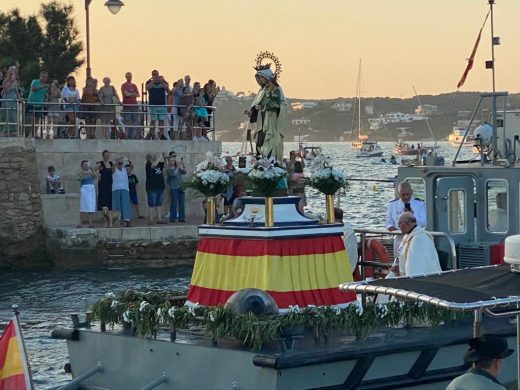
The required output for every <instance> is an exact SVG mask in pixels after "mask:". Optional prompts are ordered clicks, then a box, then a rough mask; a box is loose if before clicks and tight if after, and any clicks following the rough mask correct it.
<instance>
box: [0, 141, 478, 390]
mask: <svg viewBox="0 0 520 390" xmlns="http://www.w3.org/2000/svg"><path fill="white" fill-rule="evenodd" d="M314 145H318V144H314ZM380 145H381V147H382V149H383V151H384V154H383V157H384V158H385V159H386V161H387V163H385V162H381V158H369V159H367V158H363V159H359V158H356V157H355V154H356V150H353V149H352V148H351V146H350V143H346V142H345V143H339V142H338V143H322V144H321V145H320V146H321V147H322V150H323V153H324V154H326V155H329V156H331V157H332V162H333V165H334V167H335V168H337V169H339V170H341V171H343V172H344V173H345V174H346V175H347V176H350V177H354V178H359V179H392V178H394V177H395V176H396V175H397V166H395V165H391V164H389V163H388V161H389V158H390V156H391V154H392V147H393V144H392V143H390V142H383V143H380ZM296 148H297V145H296V144H294V143H289V144H286V145H285V150H286V154H288V151H290V150H294V149H296ZM239 149H240V143H224V144H223V148H222V150H223V151H224V152H229V153H230V154H233V155H234V154H236V152H237V151H238V150H239ZM455 152H456V148H454V147H451V146H449V144H448V143H444V142H441V143H440V154H441V155H442V156H444V157H445V159H446V164H449V163H450V161H451V159H452V158H453V156H454V155H455ZM469 157H474V155H473V154H472V152H471V150H470V149H468V148H463V152H462V156H461V158H469ZM308 168H309V164H308V166H307V167H306V169H305V171H306V173H308ZM307 197H308V204H309V205H308V210H309V211H310V212H312V213H313V214H315V215H319V214H322V213H324V211H325V202H324V197H323V195H320V194H319V193H317V192H315V191H311V190H309V191H307ZM392 199H394V188H393V185H392V184H391V183H384V182H372V181H363V180H361V181H351V182H350V185H349V187H348V189H347V191H345V193H342V194H341V195H340V196H339V205H340V207H341V208H342V209H343V210H344V216H345V218H344V219H345V221H346V222H349V223H351V224H352V225H353V227H354V228H372V229H384V221H385V217H386V207H387V204H388V202H389V201H390V200H392ZM190 274H191V269H190V268H177V269H175V270H172V271H170V272H164V270H155V269H146V270H139V271H136V270H132V271H125V270H121V269H108V270H102V271H97V272H95V271H86V272H85V271H82V272H24V273H22V272H19V273H4V274H3V275H2V282H1V283H0V323H2V324H5V323H6V322H7V321H8V320H9V318H10V317H11V316H12V310H11V306H12V305H13V304H17V305H18V306H19V310H20V311H21V317H20V319H21V322H22V328H23V332H24V337H25V341H26V345H27V350H28V354H29V358H30V362H31V366H32V370H33V376H34V382H35V385H36V388H37V389H47V388H49V387H52V386H57V385H60V384H65V383H66V382H68V381H69V380H70V375H69V374H65V373H64V370H63V366H64V365H65V364H66V363H67V362H68V354H67V348H66V344H65V341H63V340H55V339H52V338H51V337H50V334H51V331H52V329H54V328H56V327H69V326H71V325H72V322H71V320H70V314H72V313H79V314H80V320H81V319H82V317H83V315H84V313H85V311H86V310H87V308H88V307H89V305H90V304H92V303H93V302H95V301H96V300H97V299H99V298H100V297H102V296H103V295H104V294H105V293H107V292H114V291H118V290H122V289H130V288H132V289H141V288H142V289H145V288H150V289H155V288H159V289H178V288H185V287H186V286H187V285H188V283H189V279H190Z"/></svg>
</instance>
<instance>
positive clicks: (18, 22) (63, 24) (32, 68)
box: [0, 1, 83, 92]
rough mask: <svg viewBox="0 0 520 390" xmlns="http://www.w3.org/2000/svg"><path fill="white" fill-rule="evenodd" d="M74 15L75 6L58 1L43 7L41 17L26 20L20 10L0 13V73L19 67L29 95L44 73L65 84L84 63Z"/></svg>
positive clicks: (33, 16) (23, 83)
mask: <svg viewBox="0 0 520 390" xmlns="http://www.w3.org/2000/svg"><path fill="white" fill-rule="evenodd" d="M72 14H73V7H72V5H65V4H61V3H60V2H58V1H53V2H51V3H48V4H42V5H41V9H40V12H39V17H38V16H36V15H31V16H28V17H23V16H21V14H20V11H19V10H18V9H13V10H11V11H9V12H7V13H2V12H0V70H5V69H6V68H7V67H9V66H11V65H16V66H18V67H19V73H20V78H21V81H22V86H23V87H24V89H25V91H26V92H28V87H29V85H30V83H31V80H32V79H34V78H37V77H38V74H39V72H40V71H41V70H46V71H47V72H48V73H49V77H50V78H51V79H57V80H58V81H59V82H60V83H63V82H64V81H65V80H66V78H67V76H68V75H69V74H71V73H73V72H74V71H75V70H76V69H78V68H79V67H80V66H81V65H82V64H83V60H82V59H80V58H79V56H80V54H81V52H82V51H83V44H82V43H81V41H79V39H78V36H79V32H78V28H77V27H76V24H75V22H74V19H73V17H72Z"/></svg>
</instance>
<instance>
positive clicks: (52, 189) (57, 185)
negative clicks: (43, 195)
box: [47, 165, 65, 194]
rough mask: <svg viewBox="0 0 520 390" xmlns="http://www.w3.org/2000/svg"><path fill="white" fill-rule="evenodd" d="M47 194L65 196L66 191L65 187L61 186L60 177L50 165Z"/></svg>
mask: <svg viewBox="0 0 520 390" xmlns="http://www.w3.org/2000/svg"><path fill="white" fill-rule="evenodd" d="M47 172H48V175H47V193H48V194H64V193H65V189H64V188H63V185H62V184H61V177H60V175H57V174H56V169H55V168H54V167H53V166H52V165H50V166H49V167H48V168H47Z"/></svg>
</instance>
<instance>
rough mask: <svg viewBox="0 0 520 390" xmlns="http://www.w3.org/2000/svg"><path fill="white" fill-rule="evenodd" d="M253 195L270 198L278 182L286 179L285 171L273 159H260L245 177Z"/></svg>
mask: <svg viewBox="0 0 520 390" xmlns="http://www.w3.org/2000/svg"><path fill="white" fill-rule="evenodd" d="M247 177H248V181H249V185H250V187H251V189H252V190H253V195H255V196H264V197H271V196H273V194H274V193H275V191H276V189H277V188H278V184H279V183H280V180H283V179H284V178H286V177H287V170H286V169H284V168H283V167H282V164H281V163H279V162H278V161H276V160H275V159H274V157H270V158H266V157H264V158H261V159H260V160H258V161H257V162H256V163H255V165H254V166H253V169H252V170H251V171H250V172H249V173H248V175H247Z"/></svg>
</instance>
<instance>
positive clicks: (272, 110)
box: [251, 85, 287, 162]
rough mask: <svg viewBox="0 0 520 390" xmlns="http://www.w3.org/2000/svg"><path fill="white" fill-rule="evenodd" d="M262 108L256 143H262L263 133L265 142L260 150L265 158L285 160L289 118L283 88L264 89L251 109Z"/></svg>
mask: <svg viewBox="0 0 520 390" xmlns="http://www.w3.org/2000/svg"><path fill="white" fill-rule="evenodd" d="M256 106H260V110H259V112H258V119H257V122H256V131H255V142H256V143H257V145H258V144H259V143H261V141H260V140H259V136H260V135H261V134H262V133H263V135H264V142H263V145H262V146H261V147H260V148H259V151H260V153H261V154H262V155H263V156H269V155H270V156H271V157H274V158H275V159H276V160H277V161H280V162H281V161H282V160H283V135H284V132H285V125H286V118H287V100H286V99H285V96H284V94H283V91H282V88H280V87H276V86H274V85H268V86H267V87H264V88H262V89H261V90H260V91H259V92H258V95H256V97H255V99H254V100H253V104H252V105H251V107H256ZM259 141H260V142H259Z"/></svg>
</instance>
